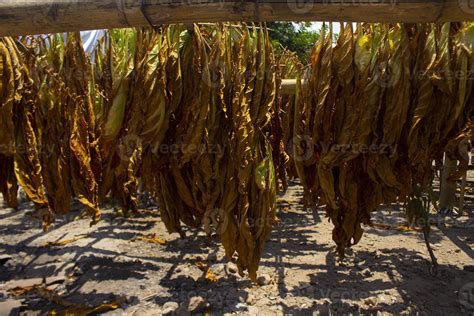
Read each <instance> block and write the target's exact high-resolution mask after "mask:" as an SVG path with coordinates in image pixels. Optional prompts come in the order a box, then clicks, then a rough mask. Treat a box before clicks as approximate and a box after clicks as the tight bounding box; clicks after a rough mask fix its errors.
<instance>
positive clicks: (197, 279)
mask: <svg viewBox="0 0 474 316" xmlns="http://www.w3.org/2000/svg"><path fill="white" fill-rule="evenodd" d="M470 178H471V180H472V176H471V177H470ZM470 185H471V187H470V189H469V190H468V199H467V208H468V209H469V210H471V212H472V210H473V199H472V197H473V195H474V190H473V189H474V188H473V183H472V182H471V183H470ZM301 199H302V189H301V187H300V186H298V185H297V184H293V185H292V186H291V187H290V189H289V190H288V192H286V194H284V195H281V196H280V197H279V203H278V209H279V217H280V219H281V223H280V224H279V225H278V226H277V227H275V230H274V232H273V233H272V235H271V238H270V240H269V241H268V243H267V245H266V248H265V253H264V256H263V259H262V262H261V268H260V271H259V272H260V274H259V275H260V279H259V283H260V284H259V285H255V284H252V283H251V282H250V281H249V280H248V278H246V277H243V278H242V277H240V276H238V275H237V273H236V268H235V265H234V264H232V263H228V262H227V260H226V259H225V258H224V253H223V250H222V247H221V246H220V245H219V242H218V240H216V239H215V238H208V237H206V236H205V234H204V233H203V232H200V231H195V230H188V231H187V235H188V238H187V239H184V240H183V239H179V236H178V235H169V234H168V233H167V232H166V230H165V227H164V224H163V223H162V222H161V220H160V218H159V216H158V215H157V210H156V209H153V208H151V209H147V210H146V211H145V213H144V214H143V215H141V216H140V217H137V218H130V219H123V218H116V217H114V215H113V214H114V212H113V210H110V209H109V210H105V211H104V215H103V220H102V221H101V222H100V224H98V225H97V226H95V227H92V228H91V227H89V221H88V220H87V219H80V220H77V218H76V220H74V218H75V217H76V216H77V215H78V214H79V212H78V211H76V212H73V213H72V214H70V215H69V216H67V217H65V218H62V219H60V220H58V223H57V224H56V225H55V227H54V228H53V229H52V230H51V231H50V232H48V233H43V232H42V231H41V229H40V225H39V223H37V222H35V221H34V220H32V219H30V217H29V216H28V212H29V211H31V204H29V203H23V204H22V206H21V208H20V210H19V211H14V210H12V209H7V208H1V207H0V315H4V314H5V315H9V314H11V315H17V314H24V315H36V314H46V313H48V312H49V313H51V312H52V311H58V312H59V311H62V310H64V309H65V308H66V307H67V306H69V308H73V309H76V311H80V306H76V305H71V304H73V303H80V304H83V305H87V306H97V305H100V304H103V303H111V302H118V303H119V304H120V306H119V308H118V309H116V310H114V311H110V312H108V315H159V314H183V315H185V314H189V313H210V314H212V315H214V314H216V315H219V314H224V313H245V314H251V315H257V314H258V315H319V314H321V315H331V314H332V315H339V314H348V313H352V314H358V313H360V314H372V315H375V314H377V315H378V314H397V315H399V314H405V315H412V314H413V315H468V314H469V313H472V312H473V311H474V272H473V271H472V266H470V265H473V264H474V261H473V257H474V250H473V245H474V229H473V227H474V220H473V218H472V217H468V216H464V217H457V218H446V219H444V220H440V221H439V224H438V225H434V226H433V227H432V228H433V231H432V234H431V243H432V245H433V249H434V251H435V254H436V256H437V258H438V261H439V264H440V267H439V269H438V270H437V271H436V274H435V275H433V274H431V273H430V261H429V256H428V252H427V250H426V247H425V244H424V241H423V237H422V233H420V232H418V231H398V230H394V229H382V228H371V227H365V229H366V233H365V235H364V237H363V239H362V241H361V242H360V243H359V244H358V245H356V246H354V247H353V248H352V250H350V251H348V256H347V259H346V261H345V264H343V265H341V264H338V263H337V258H336V255H335V252H334V250H335V247H334V244H333V242H332V240H331V230H332V224H330V223H329V222H328V220H327V218H325V216H324V211H323V209H322V208H314V209H310V210H303V206H302V201H301ZM0 203H2V202H1V201H0ZM0 205H1V204H0ZM374 215H375V221H377V222H379V223H383V224H388V225H398V224H401V223H404V222H405V217H404V216H403V214H402V213H401V212H400V211H397V207H396V206H394V207H393V209H392V210H391V209H384V210H381V211H379V212H377V213H376V214H374ZM150 233H155V234H156V235H157V236H158V237H161V238H162V239H164V240H166V244H165V245H160V244H156V243H149V242H146V241H134V239H135V237H137V235H139V234H145V235H146V234H150ZM76 237H78V239H77V240H76V241H74V242H71V243H69V244H67V245H64V246H50V247H41V246H44V245H45V244H46V243H47V242H55V241H63V240H68V239H72V238H76ZM198 262H203V263H204V264H205V265H207V266H209V267H210V269H211V270H212V272H213V273H214V275H215V276H216V277H217V278H218V280H217V282H214V283H212V282H208V281H207V280H206V279H205V272H204V271H203V270H202V268H199V267H198V266H197V265H196V263H198ZM38 278H39V279H38ZM35 284H36V285H38V284H43V285H41V286H39V287H38V286H37V287H35V288H34V290H31V291H27V292H25V293H23V294H22V295H20V296H18V297H15V296H13V295H12V292H11V291H10V292H9V291H7V290H8V289H12V288H13V287H23V288H25V287H28V286H31V285H35ZM45 289H47V290H45ZM17 290H18V289H17ZM48 295H49V296H48Z"/></svg>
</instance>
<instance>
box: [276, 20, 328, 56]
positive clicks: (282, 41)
mask: <svg viewBox="0 0 474 316" xmlns="http://www.w3.org/2000/svg"><path fill="white" fill-rule="evenodd" d="M267 27H268V28H269V33H270V38H271V39H272V44H273V47H274V48H275V50H276V51H277V52H278V51H281V50H282V49H283V48H287V49H289V50H290V51H293V52H295V53H296V54H297V55H298V57H299V58H300V60H301V62H302V63H307V62H308V60H309V56H310V54H311V49H312V48H313V45H314V43H315V42H316V41H317V40H318V39H319V33H318V32H316V31H313V30H311V28H310V27H311V23H309V22H301V23H293V22H270V23H267Z"/></svg>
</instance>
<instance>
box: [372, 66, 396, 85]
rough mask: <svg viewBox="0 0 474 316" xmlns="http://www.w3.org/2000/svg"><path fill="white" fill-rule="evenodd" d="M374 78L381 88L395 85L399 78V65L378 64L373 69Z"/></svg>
mask: <svg viewBox="0 0 474 316" xmlns="http://www.w3.org/2000/svg"><path fill="white" fill-rule="evenodd" d="M375 80H376V81H377V84H378V85H379V86H381V87H382V88H390V87H393V86H395V85H396V84H397V83H398V80H400V66H398V65H395V64H393V65H388V64H386V63H381V64H379V65H378V66H377V67H376V69H375Z"/></svg>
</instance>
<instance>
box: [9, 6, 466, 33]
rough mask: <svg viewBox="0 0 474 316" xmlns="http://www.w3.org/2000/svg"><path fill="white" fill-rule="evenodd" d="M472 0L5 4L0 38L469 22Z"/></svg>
mask: <svg viewBox="0 0 474 316" xmlns="http://www.w3.org/2000/svg"><path fill="white" fill-rule="evenodd" d="M471 2H472V0H251V1H249V0H239V1H237V0H145V7H144V9H145V10H144V11H145V12H146V16H147V17H148V19H147V18H146V17H145V15H144V14H143V10H141V9H142V7H141V1H140V0H59V1H57V0H56V1H55V0H8V1H0V36H18V35H27V34H44V33H58V32H72V31H82V30H92V29H109V28H122V27H140V26H145V25H149V22H152V23H153V24H156V25H159V24H173V23H193V22H225V21H248V22H251V21H253V22H264V21H336V22H337V21H346V22H409V23H414V22H448V21H450V22H455V21H472V20H473V18H474V8H472V5H471Z"/></svg>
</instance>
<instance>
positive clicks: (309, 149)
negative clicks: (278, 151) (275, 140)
mask: <svg viewBox="0 0 474 316" xmlns="http://www.w3.org/2000/svg"><path fill="white" fill-rule="evenodd" d="M313 144H314V143H313V139H312V138H311V137H310V136H308V135H298V136H295V137H293V138H292V139H290V141H289V142H288V145H287V150H288V152H289V153H290V156H292V157H293V159H294V160H295V161H299V162H302V161H308V160H310V159H311V158H312V157H313V156H314V145H313Z"/></svg>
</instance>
